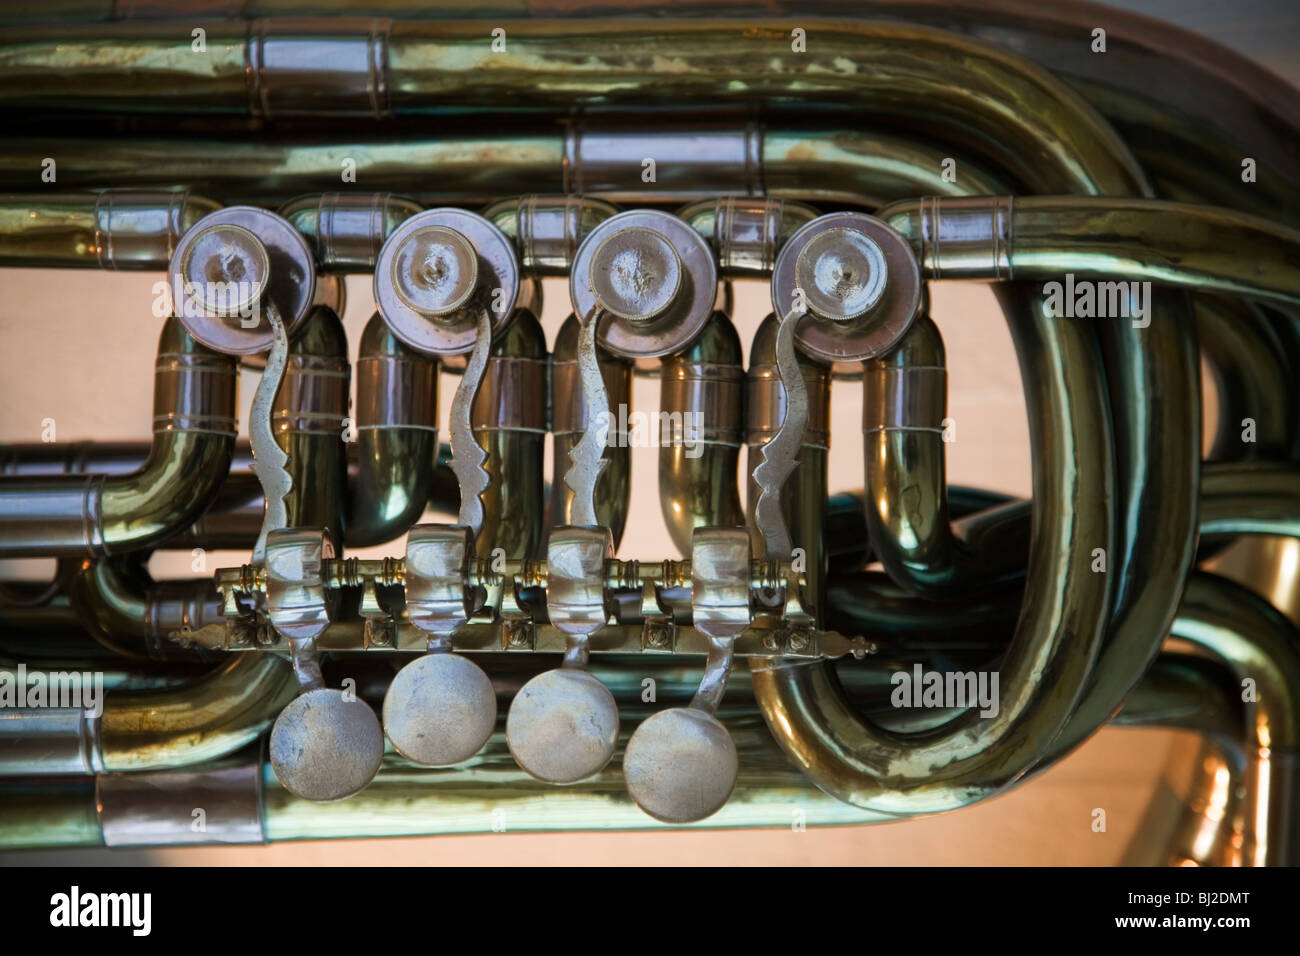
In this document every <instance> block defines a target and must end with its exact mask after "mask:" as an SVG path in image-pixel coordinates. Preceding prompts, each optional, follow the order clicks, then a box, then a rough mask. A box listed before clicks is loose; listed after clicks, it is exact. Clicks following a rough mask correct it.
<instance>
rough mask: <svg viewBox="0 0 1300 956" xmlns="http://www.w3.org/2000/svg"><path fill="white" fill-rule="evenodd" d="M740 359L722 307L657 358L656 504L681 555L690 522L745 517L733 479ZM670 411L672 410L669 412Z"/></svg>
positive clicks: (732, 521)
mask: <svg viewBox="0 0 1300 956" xmlns="http://www.w3.org/2000/svg"><path fill="white" fill-rule="evenodd" d="M743 362H744V358H743V356H742V354H741V350H740V337H739V336H738V335H736V329H735V327H734V326H733V325H732V324H731V320H730V319H729V318H727V316H726V315H725V314H724V313H722V312H715V313H714V314H713V318H712V319H710V320H709V322H708V324H707V325H705V327H704V328H703V329H702V330H701V332H700V334H699V335H698V336H697V337H696V339H695V341H694V342H692V343H691V344H690V345H689V346H688V347H687V348H686V349H685V350H683V351H681V352H678V353H676V354H674V355H671V356H668V357H667V358H665V359H664V360H663V370H662V372H661V373H660V386H659V396H660V397H659V411H660V416H661V417H660V419H659V442H660V446H659V507H660V510H661V511H662V512H663V516H664V524H666V525H667V527H668V533H669V535H670V536H671V537H672V540H673V544H674V546H676V548H677V549H678V551H680V552H681V553H682V554H683V555H688V554H690V553H691V538H692V535H693V533H694V531H695V529H696V528H703V527H710V526H726V527H732V526H734V527H743V526H744V524H745V512H744V510H743V509H742V508H741V506H740V490H739V488H738V487H737V485H736V469H737V467H738V466H739V464H740V442H741V436H742V430H743V422H742V417H743V409H742V404H743V399H744V395H743V382H744V374H745V372H744V365H743ZM664 415H667V416H669V418H668V419H665V418H664V417H663V416H664ZM674 415H676V416H679V417H678V418H677V419H675V420H674V419H673V418H672V417H671V416H674ZM665 421H667V422H669V423H670V424H669V425H667V426H666V425H665ZM679 427H680V429H681V433H680V434H679V433H677V431H676V430H677V429H678V428H679Z"/></svg>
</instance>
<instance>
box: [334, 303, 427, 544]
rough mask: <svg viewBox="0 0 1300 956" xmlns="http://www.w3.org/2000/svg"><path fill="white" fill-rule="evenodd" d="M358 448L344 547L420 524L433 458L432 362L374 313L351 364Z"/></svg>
mask: <svg viewBox="0 0 1300 956" xmlns="http://www.w3.org/2000/svg"><path fill="white" fill-rule="evenodd" d="M356 448H357V456H356V457H357V474H356V476H355V478H352V477H351V476H349V477H350V478H351V480H350V481H349V483H348V484H349V493H348V514H347V522H346V534H345V540H346V542H347V544H348V546H349V547H354V548H365V547H369V546H371V545H376V544H383V543H384V542H387V541H392V540H393V539H394V538H397V537H400V536H401V535H402V534H404V533H405V532H406V531H407V530H408V529H409V528H410V527H411V526H412V525H414V524H415V523H416V522H417V521H419V520H420V516H421V515H422V514H424V509H425V507H426V506H427V505H428V503H429V497H430V494H431V493H432V490H433V478H434V467H435V465H436V464H437V457H438V362H437V360H436V359H435V358H433V357H432V356H429V355H425V354H423V353H421V352H416V351H415V350H414V349H410V348H407V346H405V345H403V344H402V343H401V342H400V341H398V339H397V338H396V336H394V335H393V334H392V332H390V331H389V329H388V326H387V324H386V323H385V322H384V320H383V317H382V316H380V315H379V313H378V312H376V313H375V314H374V315H373V316H372V317H371V319H370V321H369V322H368V323H367V324H366V328H365V331H364V332H362V333H361V347H360V354H359V355H358V357H357V416H356Z"/></svg>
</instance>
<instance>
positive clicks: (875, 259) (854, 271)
mask: <svg viewBox="0 0 1300 956" xmlns="http://www.w3.org/2000/svg"><path fill="white" fill-rule="evenodd" d="M888 269H889V267H888V266H887V265H886V264H885V254H884V252H882V251H881V249H880V246H879V245H877V244H876V241H875V240H874V239H872V238H871V237H870V236H868V235H867V234H866V233H865V232H861V231H859V230H857V229H848V228H845V227H843V226H840V227H838V228H835V229H827V230H826V231H825V232H821V233H818V234H817V235H815V236H813V237H812V239H810V240H809V241H808V244H807V245H806V246H804V250H803V255H801V256H799V258H798V259H797V260H796V262H795V269H794V274H795V280H796V281H797V282H798V283H799V288H801V289H803V290H804V292H805V294H806V295H807V298H808V309H809V311H811V312H812V313H813V314H814V315H821V316H825V317H826V318H828V319H830V320H831V321H834V322H847V321H850V320H852V319H856V318H857V317H858V316H860V315H862V314H863V313H864V312H868V311H870V310H871V309H873V308H874V307H875V306H876V304H877V303H878V302H879V301H880V297H881V296H882V295H883V294H884V292H885V277H886V275H887V272H888Z"/></svg>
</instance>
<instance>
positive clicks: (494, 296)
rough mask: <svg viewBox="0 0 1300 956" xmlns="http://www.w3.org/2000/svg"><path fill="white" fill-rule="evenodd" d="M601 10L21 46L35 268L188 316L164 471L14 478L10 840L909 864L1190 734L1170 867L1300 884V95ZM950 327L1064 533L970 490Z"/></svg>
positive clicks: (872, 39)
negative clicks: (767, 850) (1078, 775)
mask: <svg viewBox="0 0 1300 956" xmlns="http://www.w3.org/2000/svg"><path fill="white" fill-rule="evenodd" d="M580 6H581V5H578V4H572V3H568V2H565V0H527V2H523V3H520V2H495V0H486V2H482V3H477V4H469V3H460V2H457V0H435V2H432V3H422V4H413V3H407V2H405V0H376V2H374V3H370V4H366V5H360V4H358V5H353V6H352V8H349V7H348V5H344V4H337V3H334V2H331V0H319V2H314V3H313V2H296V0H248V2H239V3H233V2H229V0H187V2H183V3H160V2H153V0H137V2H134V3H130V4H121V3H116V2H108V0H68V2H64V3H59V4H58V5H57V6H56V7H55V8H51V9H48V10H41V9H36V10H33V11H31V12H28V13H23V12H19V11H17V10H9V9H7V10H5V11H3V12H0V110H3V111H4V113H5V117H6V124H7V127H8V134H9V135H8V136H7V137H6V139H5V141H4V142H3V143H0V190H2V191H3V195H0V266H5V267H10V268H13V267H23V268H28V269H32V268H34V269H40V270H46V272H44V273H43V275H46V276H47V280H46V281H49V280H48V277H51V276H56V275H57V273H56V272H55V271H54V270H68V269H81V270H110V271H112V270H120V271H134V272H139V273H148V274H150V275H149V276H148V277H143V276H142V277H141V278H142V279H143V278H151V279H156V280H157V282H156V283H155V284H154V286H153V288H152V291H151V295H150V296H149V297H148V298H144V297H141V298H139V300H138V306H139V308H138V311H139V321H140V322H141V324H142V326H143V327H144V328H145V329H146V330H147V337H148V338H149V339H150V341H152V340H153V338H154V337H155V336H156V339H157V350H156V363H155V366H154V372H153V374H154V389H153V418H152V431H153V437H152V441H151V442H149V443H147V444H143V443H132V442H127V443H121V442H106V441H102V440H99V441H79V442H75V443H69V442H66V441H59V440H47V441H42V442H30V443H26V444H9V445H7V446H4V447H0V559H5V561H6V562H8V561H10V560H14V561H17V560H22V559H46V560H47V561H48V560H50V559H53V560H52V561H51V567H52V568H56V570H55V572H54V574H53V578H52V581H51V582H50V583H45V582H33V581H31V580H28V579H22V580H19V579H18V578H19V577H20V575H18V573H17V572H16V571H13V570H11V571H10V572H9V573H6V574H5V576H6V577H8V578H10V580H8V581H7V582H5V583H4V584H3V587H2V588H0V635H3V636H2V638H0V664H2V665H3V669H2V670H0V848H5V849H16V848H29V847H50V846H64V847H66V846H99V845H107V846H110V847H122V846H165V845H185V844H192V843H220V844H239V843H264V842H269V841H281V840H302V839H318V838H337V837H376V836H403V835H406V836H414V835H431V834H443V833H474V832H490V831H493V830H500V829H505V828H507V827H508V828H509V829H511V830H512V831H518V830H524V831H529V830H531V831H548V830H585V829H627V830H632V829H652V828H667V827H685V826H691V825H696V824H700V825H703V826H706V827H789V826H791V825H792V821H794V822H795V823H796V825H798V826H825V825H849V824H867V823H875V822H886V821H894V822H897V821H902V820H907V819H909V818H912V817H919V816H922V815H926V814H934V813H939V812H943V811H951V810H960V809H962V808H964V807H967V806H970V805H973V804H977V803H979V802H981V801H986V800H988V799H990V798H992V797H994V796H996V795H999V794H1002V793H1005V792H1007V791H1008V790H1010V789H1011V788H1013V787H1016V786H1018V785H1020V784H1023V783H1025V782H1026V781H1029V780H1031V779H1033V778H1034V777H1035V776H1036V775H1038V774H1041V773H1043V772H1044V771H1046V770H1047V769H1049V768H1051V767H1053V766H1055V765H1057V764H1058V763H1059V762H1060V761H1061V760H1062V759H1063V758H1065V757H1066V756H1067V755H1069V754H1071V753H1072V752H1074V751H1075V750H1076V749H1077V748H1078V747H1079V746H1080V745H1081V744H1082V743H1083V742H1084V741H1086V740H1088V739H1089V738H1091V737H1092V736H1093V735H1094V734H1095V733H1096V732H1097V731H1098V730H1099V729H1101V728H1103V727H1106V726H1108V725H1124V726H1142V727H1167V728H1177V729H1181V730H1186V731H1192V732H1194V733H1195V734H1198V735H1199V738H1200V743H1199V746H1200V750H1199V752H1198V753H1197V754H1196V758H1195V760H1194V762H1193V773H1192V774H1191V775H1190V779H1189V781H1188V784H1187V787H1186V795H1185V799H1183V800H1182V802H1181V803H1177V804H1175V805H1171V806H1165V807H1164V808H1163V809H1162V810H1161V811H1160V812H1159V813H1154V812H1153V814H1151V815H1150V816H1151V820H1150V821H1149V825H1147V824H1144V825H1143V828H1142V832H1141V833H1139V838H1140V839H1137V840H1135V843H1134V845H1133V847H1131V848H1130V851H1129V855H1128V859H1129V860H1130V861H1132V862H1144V863H1167V864H1171V865H1186V864H1193V865H1234V866H1263V865H1276V864H1288V863H1291V864H1294V863H1297V862H1300V817H1298V813H1300V810H1298V809H1297V803H1296V796H1297V788H1298V787H1300V635H1298V634H1297V631H1296V625H1295V623H1293V621H1294V620H1296V614H1297V612H1298V611H1300V597H1298V596H1297V590H1296V589H1297V581H1298V579H1297V575H1296V568H1297V560H1300V550H1297V549H1298V547H1300V546H1297V545H1296V543H1295V541H1294V539H1295V537H1296V536H1300V465H1297V462H1298V461H1300V405H1298V404H1297V400H1296V398H1295V394H1294V389H1293V384H1292V380H1291V378H1290V376H1291V374H1294V373H1296V372H1297V370H1300V232H1297V225H1298V224H1300V147H1298V146H1297V144H1300V96H1297V94H1296V91H1295V90H1294V89H1293V88H1291V87H1289V86H1288V85H1286V84H1285V83H1284V82H1283V81H1281V80H1279V79H1277V78H1276V77H1274V76H1273V75H1271V74H1270V73H1268V72H1267V71H1265V70H1263V69H1261V68H1260V67H1258V66H1256V65H1255V64H1253V63H1251V62H1249V61H1247V60H1244V59H1241V58H1240V57H1238V56H1237V55H1235V54H1233V53H1230V52H1229V51H1227V50H1225V49H1223V48H1221V47H1219V46H1217V45H1215V44H1213V43H1210V42H1208V41H1206V40H1203V39H1200V38H1198V37H1196V36H1194V35H1192V34H1189V33H1186V32H1183V31H1181V30H1177V29H1174V28H1171V27H1167V26H1164V25H1162V24H1159V23H1156V22H1154V21H1150V20H1147V19H1144V18H1142V17H1138V16H1135V15H1131V14H1127V13H1122V12H1119V11H1116V10H1112V9H1109V8H1103V7H1100V6H1096V5H1093V4H1089V3H1065V4H1060V5H1051V7H1050V8H1049V7H1047V6H1046V5H1043V4H1037V3H1027V2H1023V0H998V2H997V3H994V4H985V3H982V2H975V0H956V2H950V3H942V4H940V3H934V2H931V0H872V2H869V3H861V2H854V3H848V2H839V0H816V2H813V3H811V4H809V3H799V4H793V3H786V2H784V0H770V2H764V3H748V2H746V0H734V2H733V0H686V2H682V3H679V4H676V5H674V6H673V8H672V10H671V11H670V13H671V15H669V16H656V15H655V14H659V13H660V12H661V11H660V10H659V9H658V8H659V6H660V5H659V4H654V3H649V2H645V0H632V2H630V3H629V2H620V3H612V2H607V0H597V2H595V3H592V4H589V5H586V6H582V8H581V9H579V7H580ZM11 275H12V273H11ZM952 280H964V281H967V282H970V281H977V282H984V283H987V284H988V285H989V288H990V289H991V290H992V292H993V293H994V295H995V297H996V301H997V304H998V306H999V308H1000V310H1001V312H1002V313H1003V315H1004V317H1005V321H1006V325H1007V328H1008V330H1009V333H1010V336H1011V340H1012V341H1013V343H1014V348H1015V354H1016V356H1017V361H1018V368H1019V376H1020V382H1021V384H1022V386H1023V392H1024V404H1025V408H1026V410H1027V428H1028V440H1029V448H1030V460H1031V463H1032V493H1031V494H1030V495H1029V496H1028V497H1008V496H1007V495H1005V494H1001V493H996V492H993V491H989V490H986V489H983V488H971V487H963V486H958V485H949V483H948V480H947V467H948V464H947V458H948V456H949V453H950V450H951V448H952V447H953V442H952V439H953V434H952V432H953V422H952V419H951V417H950V415H949V405H948V372H947V368H948V361H949V360H948V356H947V353H946V350H945V346H944V338H943V335H942V334H941V332H940V327H939V324H937V323H936V321H935V320H936V319H938V320H940V321H943V320H944V319H945V318H946V317H945V316H944V314H943V302H944V301H946V300H945V299H944V298H943V294H942V293H941V292H940V290H941V289H942V287H943V285H944V283H946V282H949V281H952ZM5 281H6V280H5V279H4V278H3V277H0V282H5ZM100 281H106V278H105V279H103V280H100ZM146 285H147V283H146ZM349 288H350V289H351V298H352V300H353V302H354V303H355V302H356V301H357V296H358V295H360V296H362V297H363V298H364V296H365V295H366V294H369V293H373V298H374V305H375V308H374V311H373V317H372V318H370V320H369V322H368V323H367V324H366V325H365V326H364V331H363V332H362V333H361V334H360V338H359V341H358V342H357V344H356V346H355V348H353V347H350V345H349V342H348V337H347V334H346V331H345V327H344V324H343V322H342V320H341V318H340V316H341V315H342V314H343V312H344V311H345V300H346V299H347V298H348V295H347V293H348V290H349ZM543 289H545V292H546V295H547V296H549V297H550V301H551V302H552V303H554V302H555V301H556V300H557V298H558V300H559V301H562V302H563V303H564V308H563V309H562V310H561V318H563V313H567V314H568V317H567V319H563V321H555V322H552V321H549V320H548V321H547V322H546V324H543V322H542V305H543ZM742 292H744V293H749V294H748V295H743V294H742ZM742 303H743V306H742ZM755 303H757V305H755ZM932 304H933V309H932ZM742 307H743V309H744V310H745V311H746V312H747V313H748V314H747V315H745V316H741V315H740V314H739V312H740V310H741V308H742ZM54 318H55V321H52V322H50V323H49V324H48V325H47V326H46V328H45V329H44V331H43V332H42V335H48V336H50V338H49V339H48V340H47V341H50V342H52V343H53V344H52V346H50V347H48V348H47V354H48V359H49V365H48V367H47V368H44V369H42V375H43V377H46V381H47V382H48V387H49V388H51V389H53V388H57V387H58V386H57V384H56V383H55V382H53V381H52V380H51V379H50V378H49V377H50V376H52V374H53V373H54V372H55V371H56V369H58V368H60V367H64V366H65V365H66V367H68V368H71V367H72V366H71V365H70V364H67V360H68V359H69V358H70V357H72V356H76V355H80V356H82V357H83V361H84V356H85V353H87V352H89V351H93V350H95V349H96V345H95V343H92V342H90V341H76V340H73V339H70V338H68V337H64V336H63V335H60V334H59V332H58V330H57V327H56V326H57V317H54ZM947 318H951V317H950V316H949V317H947ZM742 320H743V322H748V323H749V324H748V326H746V328H747V329H752V332H747V334H746V336H745V339H746V340H747V341H743V340H742V336H741V334H740V332H738V330H737V326H738V324H742ZM10 321H16V320H10ZM15 327H16V325H15ZM118 344H120V345H121V347H122V349H123V350H124V351H132V352H138V351H140V350H142V349H144V348H146V347H145V346H141V345H140V344H139V343H138V342H136V341H134V340H130V341H127V342H121V343H118ZM99 347H101V348H102V345H101V346H99ZM117 360H118V358H117V357H114V358H112V359H110V358H108V357H107V356H106V357H105V358H104V359H103V360H102V361H117ZM961 361H962V356H961V355H957V356H956V357H955V361H954V363H953V364H954V366H956V365H958V364H959V363H960V362H961ZM1202 365H1204V368H1205V370H1206V377H1205V382H1206V383H1207V384H1208V386H1209V387H1208V388H1207V389H1206V394H1204V395H1203V394H1202ZM654 379H658V388H659V399H658V405H657V407H655V406H654V405H653V404H651V405H647V404H645V403H644V402H641V403H638V404H639V405H640V407H637V405H634V403H633V393H634V392H636V391H641V390H642V389H641V388H639V387H638V386H650V387H653V384H654V382H653V380H654ZM354 380H355V381H354ZM241 384H242V385H243V389H244V393H245V395H247V394H248V393H249V392H250V391H251V404H250V405H247V406H244V405H241V403H240V398H239V394H240V386H241ZM123 388H124V389H130V390H139V391H143V390H144V388H145V385H144V383H143V382H137V381H130V382H126V383H124V385H123ZM440 392H441V394H440ZM832 393H834V394H835V396H836V398H837V402H839V401H842V400H845V399H847V400H848V402H849V403H850V404H853V405H854V406H857V405H860V408H861V441H862V446H863V454H862V472H861V474H860V477H855V479H854V480H852V481H850V482H848V483H846V484H840V485H839V486H837V487H832V483H833V479H832V477H831V469H830V466H829V461H830V459H829V448H830V444H831V438H832V431H835V430H838V431H841V432H842V431H843V430H844V429H843V428H842V427H840V428H838V429H833V428H832V405H831V399H832ZM440 403H441V406H442V407H441V408H440ZM854 414H855V415H856V412H854ZM241 417H244V418H245V421H244V424H245V431H244V432H243V433H241V430H240V422H239V419H240V418H241ZM1211 420H1213V421H1214V422H1216V423H1217V424H1216V428H1215V430H1214V431H1213V432H1211V431H1210V429H1209V428H1208V427H1207V426H1205V425H1203V423H1208V422H1209V421H1211ZM854 428H856V426H854ZM1203 428H1204V430H1205V433H1206V435H1205V437H1206V441H1204V442H1203V440H1202V434H1203ZM243 435H246V436H247V437H246V439H245V438H244V437H243ZM548 435H549V436H550V437H549V439H548V437H547V436H548ZM444 437H445V442H444V441H442V440H440V439H441V438H444ZM836 437H837V438H839V437H840V436H836ZM854 440H856V439H854ZM548 442H549V445H550V448H549V451H548V448H547V445H548ZM646 445H648V446H652V447H654V448H655V449H656V450H655V451H654V452H652V453H650V454H652V455H654V456H655V457H656V458H657V467H658V497H659V503H660V510H661V512H662V517H663V524H664V526H665V528H666V535H667V536H666V538H665V539H664V541H666V542H670V543H671V547H668V546H667V545H664V544H658V545H656V546H655V549H654V550H651V549H647V548H646V547H645V546H644V544H643V542H642V541H641V540H639V538H638V536H636V535H630V534H627V533H626V532H627V531H628V530H629V529H630V528H632V527H634V526H637V525H638V519H639V518H643V517H644V515H641V514H638V512H640V511H641V510H642V509H633V507H632V506H633V504H634V502H636V501H642V502H643V503H645V504H646V506H647V507H646V509H644V510H646V511H649V512H653V510H654V509H653V507H652V506H651V505H650V504H649V497H650V492H649V490H648V489H647V488H645V487H644V486H643V485H642V484H641V482H638V481H634V480H633V470H634V469H633V464H632V463H633V459H634V455H633V451H634V448H635V447H640V446H646ZM742 449H744V451H745V455H744V456H742V455H741V451H742ZM742 457H743V459H744V464H743V469H744V470H743V472H742V470H741V469H742ZM169 553H170V554H173V555H174V554H179V555H180V556H181V557H182V558H183V559H185V560H186V561H189V560H190V559H191V558H192V560H193V563H194V567H193V573H191V574H189V575H188V576H177V577H162V576H158V577H155V576H154V575H153V574H151V573H150V572H149V570H148V566H147V565H148V563H149V562H150V560H151V558H152V557H156V556H158V555H166V554H169ZM218 557H220V560H215V559H216V558H218ZM5 567H7V568H10V569H13V568H15V567H18V566H17V565H13V564H8V563H6V565H5ZM97 685H98V686H97ZM195 808H201V809H202V820H203V825H202V826H201V827H196V826H195V825H194V824H195V819H196V817H195V813H196V811H195Z"/></svg>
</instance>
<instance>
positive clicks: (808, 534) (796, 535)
mask: <svg viewBox="0 0 1300 956" xmlns="http://www.w3.org/2000/svg"><path fill="white" fill-rule="evenodd" d="M779 324H780V323H779V322H778V321H777V318H776V316H775V315H774V314H773V315H768V317H767V318H766V319H764V320H763V321H762V323H760V324H759V327H758V331H757V332H755V333H754V340H753V342H752V343H750V347H749V371H748V373H746V376H745V430H746V437H745V442H746V446H747V456H746V460H747V463H748V472H749V491H748V498H747V501H748V506H747V507H748V514H747V522H748V526H749V529H750V537H751V539H752V540H753V545H754V550H755V553H757V554H762V553H763V548H764V543H763V537H762V535H761V534H759V532H758V529H757V527H756V526H755V524H754V508H755V506H756V505H757V503H758V484H757V482H755V481H754V467H755V466H756V465H757V464H758V462H759V461H760V459H761V452H762V448H763V446H764V445H765V444H767V443H768V442H769V441H770V440H771V439H772V436H774V435H775V434H776V432H777V430H778V429H779V428H780V427H781V422H782V420H783V419H784V418H785V389H784V388H783V387H782V386H781V380H780V374H779V372H778V371H777V367H776V330H777V326H778V325H779ZM797 358H798V360H799V367H800V369H801V370H802V371H803V378H804V385H805V386H806V388H807V390H808V426H807V428H805V429H804V439H803V447H802V448H800V450H799V463H798V465H797V466H796V467H795V469H794V471H793V472H791V473H790V477H789V478H787V479H786V482H785V485H784V486H783V487H782V489H781V509H782V512H783V513H784V515H785V520H786V523H787V526H788V527H789V529H790V540H791V542H792V544H793V545H794V547H796V548H802V549H803V551H804V554H805V555H806V558H807V560H806V562H805V571H804V580H805V583H806V592H807V593H806V599H807V602H808V604H809V605H811V606H810V607H809V608H808V610H809V611H810V612H814V613H817V612H820V609H821V608H823V607H824V606H825V601H824V593H823V592H824V583H823V581H824V575H825V569H826V554H825V536H824V535H823V534H822V528H823V525H824V524H825V521H826V508H827V496H828V487H827V462H826V459H827V454H828V452H829V450H830V443H831V432H830V424H831V383H830V368H829V367H827V366H825V365H822V364H821V363H819V362H816V361H814V360H813V359H811V358H809V357H808V356H806V355H804V354H803V353H802V352H799V353H798V354H797Z"/></svg>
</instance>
